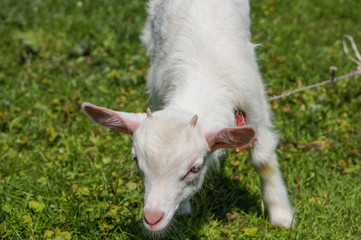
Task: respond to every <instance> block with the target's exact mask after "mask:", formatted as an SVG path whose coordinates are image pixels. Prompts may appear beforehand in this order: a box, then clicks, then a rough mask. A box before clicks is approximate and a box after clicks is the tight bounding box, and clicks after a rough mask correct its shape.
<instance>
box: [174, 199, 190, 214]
mask: <svg viewBox="0 0 361 240" xmlns="http://www.w3.org/2000/svg"><path fill="white" fill-rule="evenodd" d="M191 213H192V206H191V202H190V201H189V200H186V201H185V202H182V203H181V204H180V206H179V208H178V210H177V214H178V215H189V214H191Z"/></svg>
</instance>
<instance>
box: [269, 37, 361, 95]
mask: <svg viewBox="0 0 361 240" xmlns="http://www.w3.org/2000/svg"><path fill="white" fill-rule="evenodd" d="M347 40H348V41H349V42H350V43H351V47H352V49H353V52H354V54H355V56H356V58H354V57H351V55H350V52H349V48H348V46H347V42H346V41H347ZM342 44H343V50H344V52H345V54H346V56H347V58H348V59H350V60H351V61H353V62H354V63H356V64H357V68H356V69H357V70H356V71H354V72H350V73H348V74H345V75H342V76H339V77H336V78H335V72H336V70H337V68H336V67H331V68H330V71H331V79H329V80H326V81H323V82H320V83H316V84H313V85H309V86H306V87H304V88H300V89H296V90H293V91H290V92H287V93H283V94H281V95H278V96H273V97H270V98H269V101H273V100H277V99H281V98H284V97H287V96H290V95H292V94H294V93H298V92H302V91H305V90H308V89H312V88H315V87H319V86H323V85H325V84H329V83H335V82H338V81H340V80H343V79H345V78H350V77H354V76H356V75H359V74H361V55H360V52H359V51H358V49H357V46H356V43H355V41H354V39H353V37H351V36H349V35H345V36H344V37H343V40H342Z"/></svg>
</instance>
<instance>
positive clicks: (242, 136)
mask: <svg viewBox="0 0 361 240" xmlns="http://www.w3.org/2000/svg"><path fill="white" fill-rule="evenodd" d="M254 135H255V131H254V129H253V128H252V127H249V126H242V127H232V128H224V129H222V130H220V131H218V132H215V133H210V134H207V135H206V141H207V142H208V145H209V147H210V148H211V149H212V151H214V150H216V149H219V148H239V147H245V146H248V145H250V144H251V143H252V142H253V141H254V139H255V138H254Z"/></svg>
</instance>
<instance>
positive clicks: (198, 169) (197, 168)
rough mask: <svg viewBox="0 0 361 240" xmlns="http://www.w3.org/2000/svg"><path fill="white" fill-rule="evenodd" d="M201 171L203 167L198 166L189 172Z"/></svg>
mask: <svg viewBox="0 0 361 240" xmlns="http://www.w3.org/2000/svg"><path fill="white" fill-rule="evenodd" d="M200 170H201V165H198V166H193V167H192V168H191V169H190V170H189V172H191V173H198V172H199V171H200Z"/></svg>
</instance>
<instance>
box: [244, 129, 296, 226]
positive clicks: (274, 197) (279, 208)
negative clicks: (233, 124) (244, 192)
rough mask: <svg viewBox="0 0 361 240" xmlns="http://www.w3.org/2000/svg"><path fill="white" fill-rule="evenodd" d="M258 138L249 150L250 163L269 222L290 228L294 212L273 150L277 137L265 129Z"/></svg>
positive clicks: (292, 223)
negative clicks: (260, 191) (259, 186)
mask: <svg viewBox="0 0 361 240" xmlns="http://www.w3.org/2000/svg"><path fill="white" fill-rule="evenodd" d="M258 140H259V142H258V143H256V144H254V147H253V149H252V151H251V154H252V160H251V163H252V165H253V167H254V168H255V169H256V171H257V173H258V175H259V177H260V179H261V184H262V195H263V201H264V203H265V205H266V207H267V209H268V213H269V218H270V222H271V223H272V224H275V225H278V226H283V227H286V228H290V227H291V226H293V225H294V224H295V220H294V212H293V209H292V206H291V203H290V201H289V200H288V194H287V190H286V187H285V185H284V182H283V179H282V176H281V171H280V169H279V166H278V161H277V155H276V152H275V147H276V142H277V137H276V136H274V134H273V133H272V132H271V131H270V130H266V132H265V131H263V132H262V131H261V132H260V135H259V136H258Z"/></svg>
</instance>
